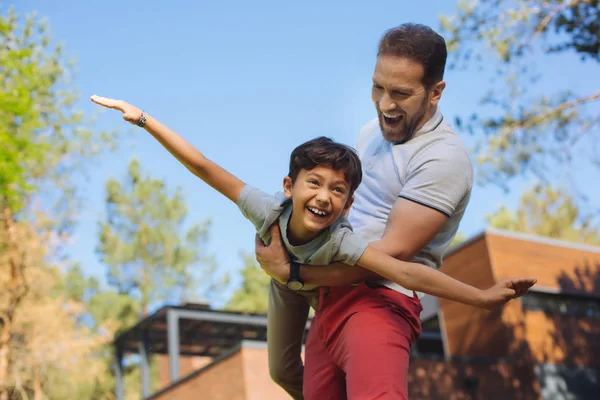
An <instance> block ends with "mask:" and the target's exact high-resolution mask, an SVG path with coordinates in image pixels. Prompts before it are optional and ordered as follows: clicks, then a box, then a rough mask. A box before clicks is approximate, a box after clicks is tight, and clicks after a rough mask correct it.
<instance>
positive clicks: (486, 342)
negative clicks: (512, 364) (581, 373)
mask: <svg viewBox="0 0 600 400" xmlns="http://www.w3.org/2000/svg"><path fill="white" fill-rule="evenodd" d="M550 243H551V242H550ZM442 271H443V272H445V273H447V274H448V275H450V276H452V277H455V278H457V279H459V280H461V281H463V282H466V283H469V284H471V285H473V286H476V287H479V288H482V289H484V288H488V287H490V286H492V285H493V284H494V283H496V282H498V281H500V280H502V279H505V278H508V277H516V276H533V277H536V278H537V279H538V284H537V286H538V288H539V290H544V291H548V292H549V293H556V294H555V295H554V296H559V293H560V294H569V295H570V296H571V298H575V299H579V298H582V296H599V295H600V252H598V251H594V249H591V248H585V247H584V248H577V247H574V248H571V247H568V246H566V245H564V244H563V245H561V246H559V245H556V244H549V243H546V242H544V241H541V242H536V241H528V240H521V239H519V238H512V237H504V236H501V235H495V234H489V233H488V234H485V235H483V236H482V237H480V238H479V239H477V240H475V241H473V242H472V243H469V244H467V245H466V246H465V247H464V248H462V249H460V250H459V251H457V252H454V253H453V254H450V255H449V256H448V257H447V258H446V259H445V260H444V265H443V266H442ZM523 307H524V305H523V301H522V300H521V299H517V300H513V301H511V302H510V303H508V304H507V305H506V306H505V307H503V308H500V309H496V310H494V311H486V310H481V309H477V308H474V307H469V306H466V305H462V304H460V303H455V302H451V301H446V300H443V299H440V313H439V317H440V323H441V326H442V334H443V336H444V339H445V344H446V351H447V355H449V356H478V357H481V356H483V357H520V358H522V359H526V360H528V361H529V362H532V363H557V364H565V365H574V366H588V367H598V366H600V318H598V316H596V315H592V316H588V315H570V314H568V313H567V314H561V313H560V312H559V311H556V312H548V311H533V310H524V308H523Z"/></svg>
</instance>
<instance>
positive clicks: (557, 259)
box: [485, 234, 600, 296]
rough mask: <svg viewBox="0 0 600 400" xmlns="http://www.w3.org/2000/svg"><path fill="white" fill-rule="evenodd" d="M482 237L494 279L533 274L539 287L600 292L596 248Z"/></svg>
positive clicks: (598, 263) (574, 291)
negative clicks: (487, 249)
mask: <svg viewBox="0 0 600 400" xmlns="http://www.w3.org/2000/svg"><path fill="white" fill-rule="evenodd" d="M485 238H486V241H487V243H488V245H489V254H490V259H491V262H492V266H493V273H494V276H495V278H496V279H497V280H502V279H504V278H508V277H514V276H523V275H526V276H533V277H535V278H537V280H538V282H537V286H538V287H540V288H547V289H550V290H560V291H561V292H562V293H568V294H580V295H581V294H583V295H590V294H593V295H597V296H600V251H597V250H596V251H594V250H593V249H592V248H588V247H583V246H577V245H573V247H568V246H566V245H560V246H559V245H555V244H552V243H553V242H551V241H549V242H548V243H545V242H535V241H530V240H520V239H517V238H512V237H504V236H501V235H494V234H486V235H485Z"/></svg>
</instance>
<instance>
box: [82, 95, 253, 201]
mask: <svg viewBox="0 0 600 400" xmlns="http://www.w3.org/2000/svg"><path fill="white" fill-rule="evenodd" d="M90 99H91V100H92V101H93V102H94V103H96V104H99V105H101V106H104V107H107V108H112V109H115V110H119V111H121V112H122V113H123V119H124V120H125V121H127V122H130V123H132V124H134V125H137V124H138V123H139V121H140V119H141V117H142V110H140V109H139V108H137V107H135V106H132V105H131V104H128V103H126V102H124V101H122V100H113V99H109V98H106V97H100V96H96V95H93V96H92V97H91V98H90ZM144 116H145V117H146V123H145V125H144V129H145V130H146V131H148V132H149V133H150V134H151V135H152V136H154V138H156V140H158V141H159V142H160V144H162V145H163V146H164V147H165V148H166V149H167V150H168V151H169V152H170V153H171V154H173V156H175V158H177V159H178V160H179V161H180V162H181V163H182V164H183V165H185V166H186V168H187V169H189V170H190V171H191V172H192V173H193V174H194V175H196V176H197V177H199V178H200V179H202V180H203V181H204V182H206V183H207V184H209V185H210V186H212V187H213V188H214V189H216V190H218V191H219V192H221V193H222V194H223V195H225V197H227V198H228V199H229V200H231V201H233V202H234V203H235V202H236V201H237V199H238V197H239V195H240V192H241V191H242V189H243V188H244V186H246V184H245V183H244V182H242V181H241V180H240V179H238V178H237V177H236V176H235V175H233V174H231V173H229V172H228V171H226V170H225V169H223V168H221V167H220V166H219V165H217V164H215V163H214V162H212V161H210V160H209V159H208V158H206V157H204V154H202V153H201V152H200V151H199V150H198V149H196V148H195V147H194V146H192V145H191V144H190V143H189V142H188V141H187V140H185V139H184V138H182V137H181V136H179V135H178V134H177V133H176V132H174V131H173V130H171V129H170V128H168V127H166V126H165V125H163V124H161V123H160V122H159V121H157V120H156V119H154V118H152V117H151V116H149V115H147V114H145V113H144Z"/></svg>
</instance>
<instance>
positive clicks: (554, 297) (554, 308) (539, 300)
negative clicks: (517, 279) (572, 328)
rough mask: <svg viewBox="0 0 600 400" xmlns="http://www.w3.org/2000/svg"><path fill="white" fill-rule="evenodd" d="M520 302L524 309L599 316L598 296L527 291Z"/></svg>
mask: <svg viewBox="0 0 600 400" xmlns="http://www.w3.org/2000/svg"><path fill="white" fill-rule="evenodd" d="M522 304H523V309H524V310H531V311H543V312H547V313H556V314H564V315H577V316H583V317H589V318H600V298H593V297H585V296H576V295H565V294H552V293H539V292H529V293H527V294H526V295H525V296H523V298H522Z"/></svg>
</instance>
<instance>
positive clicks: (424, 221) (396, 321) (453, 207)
mask: <svg viewBox="0 0 600 400" xmlns="http://www.w3.org/2000/svg"><path fill="white" fill-rule="evenodd" d="M446 57H447V52H446V44H445V41H444V39H443V38H442V37H441V36H440V35H438V34H437V33H436V32H434V31H433V30H432V29H431V28H429V27H426V26H423V25H416V24H404V25H401V26H399V27H397V28H394V29H391V30H389V31H388V32H386V33H385V35H384V36H383V37H382V39H381V41H380V43H379V49H378V54H377V62H376V65H375V71H374V74H373V88H372V99H373V102H374V104H375V108H376V110H377V115H378V118H377V120H374V121H371V122H370V123H368V124H367V125H366V126H365V127H364V128H363V129H362V130H361V133H360V135H359V138H358V141H357V144H356V149H357V151H358V153H359V156H360V158H361V161H362V165H363V182H362V184H361V186H359V188H358V189H357V191H356V192H355V201H354V204H353V206H352V208H351V210H350V214H349V219H350V222H351V224H352V226H353V228H354V230H355V231H356V232H357V233H359V234H360V235H361V236H362V237H364V238H365V239H367V240H368V241H369V242H371V244H373V245H374V246H376V247H377V248H378V249H380V250H382V251H384V252H386V253H387V254H389V255H392V256H393V257H396V258H398V259H402V260H414V261H416V262H420V263H424V264H426V265H428V266H430V267H432V268H439V267H440V265H441V262H442V256H443V253H444V251H445V250H446V248H447V247H448V245H449V244H450V242H451V241H452V239H453V237H454V235H455V234H456V231H457V230H458V225H459V222H460V220H461V218H462V216H463V214H464V211H465V208H466V206H467V203H468V201H469V197H470V192H471V187H472V181H473V178H472V175H473V173H472V165H471V161H470V159H469V156H468V153H467V150H466V148H465V146H464V144H463V142H462V141H461V139H460V138H459V137H458V135H457V134H456V133H455V132H454V131H453V130H452V128H451V127H450V126H449V125H448V124H447V123H446V122H444V120H443V117H442V114H441V112H440V110H439V109H438V103H439V101H440V98H441V96H442V93H443V91H444V88H445V85H446V84H445V82H444V81H443V75H444V69H445V63H446ZM272 234H273V241H272V242H271V245H270V246H268V247H266V246H263V245H262V243H259V242H257V246H256V255H257V260H258V261H259V262H260V264H261V267H262V268H263V269H264V270H265V271H266V272H267V273H269V274H270V275H272V276H274V277H277V278H278V279H282V280H289V279H294V280H299V281H301V282H302V283H305V284H317V285H321V286H324V288H321V296H320V299H319V307H318V310H317V313H316V316H315V318H314V319H313V322H312V325H311V330H310V334H309V337H308V339H307V343H306V366H305V371H304V391H303V393H304V397H305V398H306V399H320V400H322V399H342V398H346V397H348V398H356V399H374V398H382V399H383V398H385V399H406V398H407V392H408V389H407V373H408V360H409V355H410V346H411V344H412V343H414V341H415V340H416V339H417V337H418V335H419V334H420V330H421V327H420V321H419V314H420V312H421V310H422V307H421V304H420V299H421V298H422V294H421V293H414V292H411V291H409V290H406V289H405V288H402V287H401V286H399V285H396V284H393V283H391V282H389V281H385V280H382V279H381V278H380V277H378V276H374V275H373V274H372V273H371V272H369V271H366V270H363V269H361V268H352V267H350V268H349V267H348V266H346V265H340V264H332V265H329V266H307V265H302V266H301V267H300V268H299V272H298V274H296V272H295V271H294V273H292V275H293V276H290V263H289V258H288V256H287V254H286V253H285V251H284V250H283V248H282V247H281V245H280V241H279V240H276V239H277V237H278V235H279V232H278V230H277V228H276V227H275V228H274V229H273V231H272ZM295 275H299V276H295ZM363 281H366V283H361V284H360V285H358V286H350V284H353V283H356V282H363ZM282 362H291V360H284V361H282ZM286 368H287V369H286V370H287V371H290V370H294V371H295V372H294V373H293V374H289V375H290V376H289V377H288V378H290V382H292V383H293V384H296V385H298V384H301V383H298V382H299V378H298V376H302V365H301V363H298V362H296V363H295V365H294V366H293V368H292V367H290V366H289V365H288V366H287V367H286ZM285 378H286V377H281V378H280V380H281V379H283V380H285ZM288 384H289V382H288Z"/></svg>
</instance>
